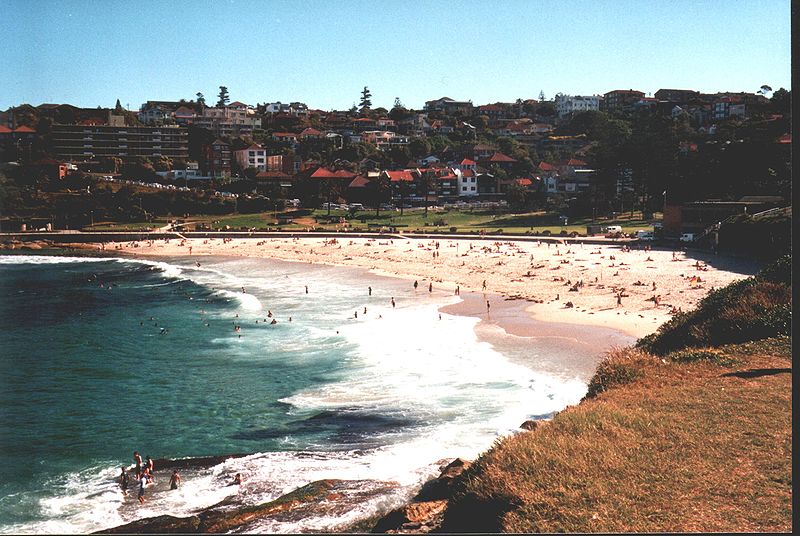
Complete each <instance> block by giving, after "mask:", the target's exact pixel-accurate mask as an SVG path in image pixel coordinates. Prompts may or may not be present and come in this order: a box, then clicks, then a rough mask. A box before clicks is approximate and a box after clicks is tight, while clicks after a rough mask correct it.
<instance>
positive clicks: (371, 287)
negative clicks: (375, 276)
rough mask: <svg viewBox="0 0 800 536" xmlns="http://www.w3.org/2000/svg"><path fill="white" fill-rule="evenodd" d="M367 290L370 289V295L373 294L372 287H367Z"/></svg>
mask: <svg viewBox="0 0 800 536" xmlns="http://www.w3.org/2000/svg"><path fill="white" fill-rule="evenodd" d="M367 290H368V291H369V295H370V296H372V287H367Z"/></svg>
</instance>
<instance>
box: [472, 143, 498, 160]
mask: <svg viewBox="0 0 800 536" xmlns="http://www.w3.org/2000/svg"><path fill="white" fill-rule="evenodd" d="M495 151H497V149H496V148H494V147H492V146H491V145H486V144H485V143H479V144H477V145H475V146H473V147H472V157H473V158H474V159H475V160H484V159H486V158H489V157H491V156H492V154H494V152H495Z"/></svg>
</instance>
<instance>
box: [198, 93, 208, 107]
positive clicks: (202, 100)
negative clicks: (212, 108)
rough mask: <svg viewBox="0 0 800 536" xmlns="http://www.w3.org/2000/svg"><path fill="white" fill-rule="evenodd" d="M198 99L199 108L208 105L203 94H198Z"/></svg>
mask: <svg viewBox="0 0 800 536" xmlns="http://www.w3.org/2000/svg"><path fill="white" fill-rule="evenodd" d="M196 97H197V104H198V105H199V106H201V107H203V106H205V105H206V98H205V97H204V96H203V94H202V93H200V92H197V94H196Z"/></svg>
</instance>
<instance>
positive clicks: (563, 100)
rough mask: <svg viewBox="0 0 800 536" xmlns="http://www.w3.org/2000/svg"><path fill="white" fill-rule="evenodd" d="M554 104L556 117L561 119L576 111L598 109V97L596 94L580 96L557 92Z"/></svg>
mask: <svg viewBox="0 0 800 536" xmlns="http://www.w3.org/2000/svg"><path fill="white" fill-rule="evenodd" d="M555 104H556V113H557V114H558V117H559V118H561V119H563V118H564V117H567V116H568V115H571V114H575V113H578V112H588V111H591V110H595V111H597V110H600V97H599V96H597V95H589V96H582V95H564V94H563V93H559V94H557V95H556V98H555Z"/></svg>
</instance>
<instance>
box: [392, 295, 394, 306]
mask: <svg viewBox="0 0 800 536" xmlns="http://www.w3.org/2000/svg"><path fill="white" fill-rule="evenodd" d="M392 308H394V296H392Z"/></svg>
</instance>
